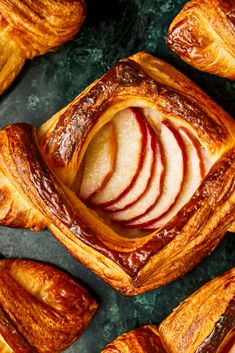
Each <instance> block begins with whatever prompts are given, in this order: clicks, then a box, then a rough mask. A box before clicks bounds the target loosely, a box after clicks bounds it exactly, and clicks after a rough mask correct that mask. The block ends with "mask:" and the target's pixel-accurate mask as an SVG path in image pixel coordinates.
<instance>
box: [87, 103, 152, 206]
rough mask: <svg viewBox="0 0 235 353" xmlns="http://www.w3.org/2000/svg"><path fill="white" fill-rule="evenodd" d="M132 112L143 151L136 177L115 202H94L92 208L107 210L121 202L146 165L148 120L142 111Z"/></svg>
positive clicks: (135, 110) (136, 109) (133, 109)
mask: <svg viewBox="0 0 235 353" xmlns="http://www.w3.org/2000/svg"><path fill="white" fill-rule="evenodd" d="M129 109H131V110H132V112H133V113H134V114H135V117H136V120H137V122H138V124H139V127H140V131H141V134H142V141H141V142H142V150H141V153H140V158H139V163H138V167H137V170H136V172H135V175H134V177H133V178H132V180H131V182H130V184H129V185H128V186H127V187H126V189H125V190H123V191H122V192H121V193H120V195H118V197H116V198H115V199H113V200H109V201H107V202H103V203H99V204H98V203H96V202H94V201H92V203H91V204H90V206H91V207H92V205H93V207H100V208H103V209H105V208H106V207H108V206H111V205H112V204H113V203H115V202H117V201H119V200H120V199H121V198H122V197H123V196H124V195H125V194H126V193H127V192H129V190H130V189H131V188H132V185H133V184H134V183H135V181H136V179H137V178H138V175H139V173H140V171H141V169H142V166H143V163H144V157H145V147H146V142H147V123H146V119H145V117H144V116H143V114H142V112H141V111H140V109H138V108H129Z"/></svg>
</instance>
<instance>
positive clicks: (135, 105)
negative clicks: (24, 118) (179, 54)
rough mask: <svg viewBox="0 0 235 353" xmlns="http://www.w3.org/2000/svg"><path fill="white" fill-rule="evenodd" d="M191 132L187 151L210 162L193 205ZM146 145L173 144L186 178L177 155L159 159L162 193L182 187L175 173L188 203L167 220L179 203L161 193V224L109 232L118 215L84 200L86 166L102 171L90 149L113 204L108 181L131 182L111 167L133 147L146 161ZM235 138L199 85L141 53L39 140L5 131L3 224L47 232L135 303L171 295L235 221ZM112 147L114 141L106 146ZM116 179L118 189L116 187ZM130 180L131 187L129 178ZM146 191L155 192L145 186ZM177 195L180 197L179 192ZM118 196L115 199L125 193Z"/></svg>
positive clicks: (0, 177)
mask: <svg viewBox="0 0 235 353" xmlns="http://www.w3.org/2000/svg"><path fill="white" fill-rule="evenodd" d="M137 122H138V124H137ZM107 124H108V125H107ZM109 124H110V125H109ZM122 124H125V128H122V126H124V125H122ZM110 126H113V127H110ZM130 127H131V129H132V127H133V128H135V132H136V133H135V134H128V131H129V130H128V129H129V128H130ZM131 131H133V130H131ZM162 132H164V134H165V135H164V134H163V133H162ZM181 132H182V138H183V135H184V138H186V140H187V138H188V137H189V136H190V138H191V141H192V142H191V143H188V142H187V144H185V145H184V146H186V145H187V148H189V149H191V150H190V151H191V152H190V153H193V154H194V156H197V157H195V158H196V160H197V161H199V160H200V158H201V157H200V158H199V157H198V156H199V155H201V156H203V157H202V158H201V160H202V162H203V163H202V164H203V167H202V168H199V167H198V168H199V169H198V170H199V171H202V170H203V173H202V172H201V174H200V175H198V180H199V181H198V184H196V185H193V188H192V189H191V190H190V193H189V194H188V195H186V196H188V197H185V194H187V193H186V192H185V190H186V189H187V188H186V186H189V185H190V188H191V187H192V185H191V184H190V183H189V182H187V183H186V181H185V175H187V176H188V179H189V180H194V178H189V176H190V175H191V174H190V172H191V170H190V169H191V167H190V166H189V163H188V161H190V158H186V160H187V163H185V162H184V161H185V157H183V156H185V153H186V152H187V151H188V150H187V148H186V147H182V146H183V144H184V143H183V142H182V141H181V138H180V137H178V136H179V134H180V133H181ZM115 134H116V135H115ZM144 134H145V136H147V135H148V138H149V141H155V142H156V141H160V142H159V146H160V144H161V143H162V145H164V143H163V142H164V141H163V140H164V139H166V136H168V137H169V136H170V137H171V140H172V145H173V146H176V147H177V149H178V159H179V160H180V161H181V164H182V168H185V169H179V167H178V166H177V167H178V169H177V168H173V167H174V164H173V166H171V168H169V167H168V166H167V163H168V164H169V163H170V162H169V161H167V162H166V160H167V159H169V156H170V155H171V154H170V151H169V150H167V148H166V147H167V146H166V145H167V144H165V145H164V146H165V148H163V149H161V147H159V148H158V149H156V151H158V152H157V153H155V154H152V155H155V156H157V159H158V162H157V163H158V164H156V165H157V166H161V163H162V165H163V166H164V165H165V170H166V171H165V179H164V180H165V181H164V182H166V180H168V182H169V183H170V184H171V180H172V179H173V180H174V179H175V178H174V177H172V176H171V172H170V171H172V173H173V176H174V175H175V174H174V173H175V172H176V173H177V174H180V175H181V179H182V180H183V181H182V180H181V179H179V180H178V181H179V185H180V183H181V185H182V187H180V190H183V191H184V193H182V192H179V195H180V196H177V195H175V194H174V197H172V198H173V199H170V202H169V203H168V206H169V209H166V213H164V214H161V215H160V216H159V213H157V212H159V209H160V208H161V210H162V209H163V206H162V205H163V202H162V201H161V202H160V201H159V200H161V198H165V199H167V198H168V199H167V200H168V201H169V197H170V198H171V195H168V194H169V193H168V194H167V198H166V197H165V196H166V192H165V191H164V190H165V189H164V187H162V188H161V187H160V194H159V198H158V199H157V200H156V203H154V205H153V206H154V212H153V211H151V212H152V213H154V214H153V215H151V217H150V213H149V214H148V215H147V216H148V217H149V219H148V220H147V221H146V219H144V221H143V217H146V214H145V215H141V218H142V219H141V221H142V225H141V226H140V225H139V223H140V222H139V223H138V222H137V223H138V224H137V225H136V224H135V227H133V224H131V223H133V222H132V221H131V222H129V224H126V223H125V224H123V223H122V222H120V221H118V222H114V221H112V220H111V221H110V219H108V218H107V217H108V216H107V214H109V213H110V211H109V210H107V209H101V207H100V205H99V207H98V208H96V207H93V206H94V205H91V204H90V202H87V201H86V200H85V201H84V200H82V199H81V198H80V197H79V193H80V187H81V185H82V184H81V183H82V181H81V180H82V179H83V177H84V170H85V168H86V163H87V164H88V165H92V163H93V162H92V159H91V158H90V159H89V158H88V157H87V155H88V151H89V148H91V152H90V155H92V151H94V148H95V153H98V152H99V153H100V156H103V157H102V158H103V160H104V163H106V167H105V168H104V169H102V170H103V174H102V175H103V177H104V180H105V182H104V184H105V186H106V191H105V192H103V195H102V197H103V196H105V195H107V190H108V195H110V194H109V192H110V189H108V184H106V183H107V182H108V180H109V182H110V183H111V182H114V181H113V180H115V183H116V180H118V182H119V181H120V180H121V182H122V183H123V180H124V179H125V178H122V174H118V173H117V172H116V170H115V168H116V167H113V166H114V165H115V166H117V164H118V163H119V164H118V165H119V166H121V165H123V161H122V158H123V154H124V155H126V154H127V156H128V155H129V154H130V153H129V151H130V150H131V149H130V148H129V147H128V146H129V145H128V143H129V142H128V141H129V140H130V141H131V145H130V146H131V148H132V149H133V150H135V153H136V155H138V154H139V156H142V155H143V148H144V149H145V151H146V149H147V148H149V146H150V143H147V142H146V141H148V140H146V139H144V138H143V136H144ZM234 134H235V124H234V121H233V120H232V118H231V117H229V116H228V115H227V114H226V113H225V112H224V111H223V110H222V109H221V108H220V107H219V106H218V105H217V104H216V103H215V102H214V101H212V100H211V99H210V98H209V97H208V96H207V95H206V94H205V93H204V92H203V91H201V90H200V89H199V88H198V87H197V86H196V85H194V84H193V83H192V82H191V81H190V80H189V79H187V78H186V77H185V76H183V75H182V74H181V73H179V72H178V71H177V70H176V69H174V68H173V67H172V66H170V65H168V64H167V63H165V62H163V61H161V60H159V59H156V58H154V57H152V56H151V55H148V54H146V53H139V54H136V55H134V56H133V57H130V58H128V59H125V60H122V61H121V62H119V63H118V64H117V65H115V66H114V68H113V69H112V70H111V71H110V72H108V73H107V74H105V75H104V76H103V77H102V78H101V79H99V80H97V81H95V82H94V83H93V84H92V85H91V86H90V87H88V88H87V89H86V90H85V91H84V92H83V93H82V94H81V95H80V96H78V97H77V98H75V100H74V101H73V102H71V103H70V104H69V105H68V106H67V107H65V108H64V109H62V110H61V111H60V112H58V113H57V114H55V115H54V116H53V117H52V118H51V119H50V120H48V121H47V122H46V123H45V124H43V125H42V126H41V127H40V128H39V129H38V130H37V129H35V128H34V127H32V126H30V125H28V124H14V125H10V126H8V127H6V128H5V129H3V130H1V132H0V195H1V198H0V203H1V208H0V223H1V224H2V225H7V226H12V227H25V228H30V229H33V230H40V229H43V228H44V227H48V228H49V229H50V231H51V232H52V234H53V235H54V236H55V237H56V238H57V239H58V240H59V241H60V242H61V243H62V244H63V245H64V246H65V247H66V248H67V249H68V250H69V251H70V252H71V253H72V255H73V256H74V257H75V258H76V259H78V260H79V261H81V262H82V263H83V264H84V265H86V266H87V267H89V268H90V269H92V270H93V271H94V272H95V273H97V274H98V275H99V276H101V277H102V278H103V279H104V280H105V281H107V282H108V283H109V284H110V285H112V286H113V287H114V288H115V289H117V290H118V291H120V292H122V293H124V294H126V295H135V294H138V293H143V292H145V291H147V290H150V289H153V288H156V287H159V286H162V285H164V284H166V283H168V282H170V281H172V280H174V279H176V278H178V277H179V276H182V275H183V274H184V273H186V272H187V271H189V270H190V269H191V268H192V267H193V266H195V265H196V264H197V263H198V262H199V261H200V260H201V259H202V258H204V257H205V256H207V255H208V254H209V253H210V252H211V251H212V250H213V249H214V248H215V247H216V246H217V245H218V244H219V242H220V240H221V239H222V238H223V236H224V234H225V233H226V230H227V229H228V228H229V227H230V225H231V224H232V223H233V222H234V209H235V202H234V197H235V194H234V185H235V183H234V175H235V173H234V169H235V140H234ZM114 135H115V136H116V137H114ZM133 135H135V138H134V137H133ZM163 135H164V136H163ZM97 136H98V137H97ZM107 136H111V139H110V140H108V139H107ZM96 138H98V141H99V139H102V141H104V142H103V145H102V146H105V148H103V147H102V148H103V149H101V151H98V152H97V147H94V146H96V145H97V144H96V141H95V140H94V139H96ZM115 138H117V139H120V141H122V142H123V143H125V144H126V145H125V146H127V147H125V148H122V151H123V152H122V154H121V155H118V153H119V150H120V147H118V144H117V148H114V151H115V152H114V153H113V154H112V153H111V154H110V155H109V156H110V158H108V157H107V155H108V153H109V152H108V151H110V150H112V147H110V146H114V145H115V143H116V142H115ZM151 138H152V140H151ZM154 139H156V140H154ZM110 141H111V142H110ZM118 141H119V140H118ZM144 141H145V142H144ZM91 145H92V147H90V146H91ZM98 145H99V144H98ZM140 145H141V146H142V147H141V148H139V146H140ZM153 145H154V144H152V146H153ZM133 146H135V149H134V147H133ZM143 146H144V147H143ZM155 147H156V145H155ZM170 147H171V146H170ZM125 151H127V152H128V153H126V152H125ZM140 151H142V152H140ZM148 151H150V149H149V150H148ZM86 152H87V153H86ZM152 152H153V150H152ZM133 153H134V152H133ZM187 153H188V152H187ZM115 155H118V156H119V157H116V158H119V162H118V163H116V164H115V163H113V158H114V157H113V156H115ZM161 155H162V156H163V158H162V162H161V163H160V160H161V158H160V156H161ZM149 156H151V153H149ZM86 158H88V159H87V160H89V161H88V162H86V161H87V160H86ZM102 158H101V159H99V163H100V161H102ZM141 158H142V157H140V159H139V162H138V158H137V159H135V160H137V164H138V165H141V166H142V167H141V168H142V174H144V173H143V169H144V165H147V162H146V161H145V162H144V161H143V160H142V162H140V160H141ZM133 160H134V159H133ZM121 161H122V163H121ZM125 161H126V160H125V159H124V162H125ZM149 161H150V158H149ZM164 161H165V162H164ZM173 163H174V158H173ZM137 164H136V165H137ZM197 164H198V166H199V165H200V163H199V162H198V163H197ZM124 165H125V163H124ZM101 167H102V163H101ZM129 167H131V166H130V163H129V164H128V168H129ZM138 168H139V167H138ZM159 168H160V167H159ZM88 169H89V168H88ZM113 169H114V171H113ZM92 170H93V169H92ZM120 170H122V168H121V167H120ZM128 170H130V169H128ZM167 170H168V171H167ZM184 171H187V173H188V174H187V173H185V172H184ZM92 173H94V170H93V172H92ZM92 173H91V174H92ZM115 173H116V174H115ZM117 174H118V178H117V177H115V178H114V175H117ZM167 174H168V179H167V178H166V175H167ZM19 175H20V178H19ZM94 175H99V173H98V174H94ZM110 175H111V178H110V179H109V177H110ZM126 175H128V176H129V172H128V173H126ZM139 175H140V173H139ZM153 175H154V173H153ZM155 175H157V174H156V173H155ZM162 175H163V176H164V173H162ZM120 176H121V177H120ZM133 180H134V182H133ZM154 180H155V179H154ZM124 181H125V187H127V189H128V188H129V186H130V185H131V186H132V187H133V185H135V184H136V183H137V178H136V174H135V173H134V172H133V171H132V176H131V178H130V180H127V181H126V180H124ZM129 182H131V184H130V183H129ZM128 183H129V184H128ZM145 183H146V185H145V188H147V189H146V190H148V189H149V187H150V186H149V185H150V183H149V181H147V178H146V182H145ZM85 184H86V183H84V185H85ZM170 184H169V185H170ZM86 185H87V184H86ZM92 185H93V186H94V184H92ZM100 185H101V184H99V185H98V186H97V188H98V190H97V191H99V190H100ZM113 185H114V184H113ZM115 185H119V184H115ZM154 185H155V184H154ZM159 185H160V186H161V183H160V184H159ZM95 187H96V186H95ZM141 187H143V185H142V184H141ZM171 188H172V189H173V191H174V184H173V187H172V185H171ZM119 189H120V188H119V187H117V186H116V187H115V188H114V190H115V192H116V191H120V190H119ZM127 189H126V190H127ZM143 189H144V187H143ZM102 190H104V188H103V186H102V188H101V191H102ZM126 190H124V191H125V195H124V196H125V197H127V194H126V192H127V191H126ZM128 190H129V191H130V188H129V189H128ZM146 190H145V192H147V191H146ZM180 190H179V191H180ZM122 191H123V190H122ZM182 194H184V197H185V198H183V197H182ZM83 195H84V193H83ZM96 195H98V193H96ZM96 195H95V196H96ZM100 195H101V194H100ZM114 196H115V197H116V196H118V195H114ZM119 196H120V195H119ZM119 196H118V197H119ZM122 196H123V195H122ZM138 197H139V195H138ZM141 197H142V196H141ZM180 197H181V199H180ZM99 200H100V199H99ZM118 200H119V201H118V202H120V201H121V200H122V201H123V199H118ZM139 200H140V199H138V201H139ZM180 200H181V201H180ZM88 201H89V200H88ZM115 201H117V199H115ZM168 201H167V202H168ZM164 202H165V201H164ZM180 202H181V203H180ZM160 203H161V207H160V206H159V204H160ZM119 205H120V204H119ZM106 206H107V204H106ZM102 207H103V206H102ZM108 207H110V204H109V206H108ZM131 207H132V206H131ZM173 209H174V212H173ZM152 210H153V209H152ZM169 212H171V213H169ZM111 214H112V215H113V214H115V212H114V213H111ZM116 215H117V213H116ZM163 216H164V221H163V218H162V217H163ZM143 222H144V223H143ZM160 222H163V224H162V225H160V224H161V223H160ZM117 223H118V225H117ZM143 224H145V225H144V226H143ZM136 227H137V228H138V229H135V228H136ZM139 227H141V229H139Z"/></svg>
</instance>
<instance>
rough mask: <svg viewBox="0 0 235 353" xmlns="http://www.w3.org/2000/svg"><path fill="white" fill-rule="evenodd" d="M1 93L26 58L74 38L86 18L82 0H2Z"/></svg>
mask: <svg viewBox="0 0 235 353" xmlns="http://www.w3.org/2000/svg"><path fill="white" fill-rule="evenodd" d="M0 14H1V17H0V52H1V55H0V94H1V93H3V92H4V91H5V90H6V89H7V88H8V87H9V85H10V84H11V83H12V81H13V80H14V78H15V77H16V76H17V75H18V73H19V72H20V70H21V68H22V67H23V65H24V63H25V60H26V59H33V58H34V57H35V56H37V55H42V54H45V53H47V52H48V51H51V50H54V49H55V48H57V47H58V46H60V45H62V44H63V43H65V42H66V41H68V40H70V39H72V38H73V37H74V35H75V34H76V33H77V32H78V30H79V29H80V27H81V25H82V23H83V20H84V17H85V2H84V1H83V0H63V1H56V0H52V1H49V0H38V1H33V0H26V1H20V0H1V1H0Z"/></svg>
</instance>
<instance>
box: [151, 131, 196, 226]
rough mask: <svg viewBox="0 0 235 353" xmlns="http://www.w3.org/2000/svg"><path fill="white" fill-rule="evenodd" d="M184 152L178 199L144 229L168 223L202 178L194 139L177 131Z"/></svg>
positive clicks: (186, 132)
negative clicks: (161, 215)
mask: <svg viewBox="0 0 235 353" xmlns="http://www.w3.org/2000/svg"><path fill="white" fill-rule="evenodd" d="M178 131H179V133H180V135H181V138H182V140H183V143H184V146H185V151H186V173H185V177H184V183H183V187H182V190H181V192H180V194H179V197H178V199H177V201H176V203H175V204H174V206H173V207H171V208H170V210H169V211H168V212H167V213H166V214H165V215H164V216H163V217H160V219H159V220H157V221H156V222H154V223H152V224H150V225H149V226H148V227H146V228H145V229H148V230H155V229H157V228H160V227H162V226H163V225H165V224H166V223H167V222H169V221H170V220H171V219H172V218H173V217H174V216H175V215H176V214H177V213H178V211H179V210H180V209H181V208H182V207H183V206H184V205H185V204H186V203H187V202H188V201H189V200H190V198H191V197H192V196H193V194H194V193H195V191H196V190H197V188H198V187H199V185H200V184H201V181H202V178H203V160H201V154H200V152H199V150H198V146H197V144H196V142H195V139H194V137H193V136H192V135H191V134H190V132H189V131H188V130H187V129H185V128H179V129H178Z"/></svg>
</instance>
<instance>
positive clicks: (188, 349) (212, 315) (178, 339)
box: [102, 269, 235, 353]
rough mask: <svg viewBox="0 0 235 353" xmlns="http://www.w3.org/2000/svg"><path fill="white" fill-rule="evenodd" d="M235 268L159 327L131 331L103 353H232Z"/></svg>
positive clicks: (199, 291) (198, 294)
mask: <svg viewBox="0 0 235 353" xmlns="http://www.w3.org/2000/svg"><path fill="white" fill-rule="evenodd" d="M234 349H235V269H232V270H230V271H228V272H226V273H225V274H223V275H222V276H220V277H217V278H215V279H213V280H212V281H210V282H209V283H207V284H205V285H204V286H203V287H201V288H200V289H199V290H197V291H196V292H195V293H193V294H192V295H191V296H190V297H189V298H187V299H186V300H185V301H184V302H183V303H181V304H180V305H179V306H178V307H177V308H176V309H174V310H173V312H172V314H170V315H169V316H168V317H167V318H166V319H165V320H164V321H163V322H162V323H161V325H160V326H159V328H157V327H155V326H153V325H150V326H144V327H141V328H139V329H135V330H133V331H130V332H128V333H126V334H124V335H122V336H120V337H118V338H117V339H116V340H114V341H113V342H112V343H110V344H109V345H107V346H106V348H105V349H104V350H102V353H133V352H134V353H234Z"/></svg>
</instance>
